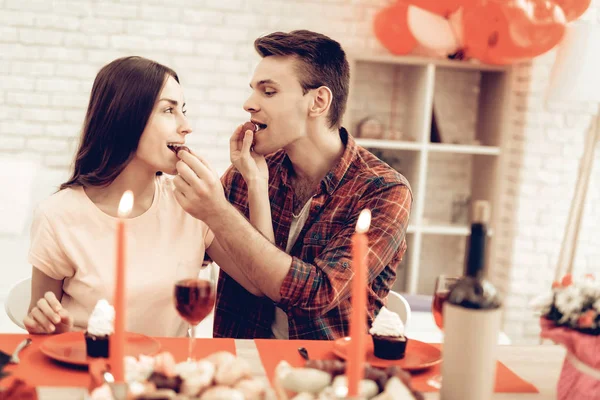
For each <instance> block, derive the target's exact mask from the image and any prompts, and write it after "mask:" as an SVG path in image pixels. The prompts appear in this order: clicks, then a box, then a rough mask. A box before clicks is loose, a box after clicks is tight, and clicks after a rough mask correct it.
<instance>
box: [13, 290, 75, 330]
mask: <svg viewBox="0 0 600 400" xmlns="http://www.w3.org/2000/svg"><path fill="white" fill-rule="evenodd" d="M23 324H24V325H25V329H27V332H29V333H34V334H38V333H42V334H43V333H63V332H69V331H70V330H71V329H72V328H73V317H72V316H71V315H70V314H69V312H68V311H67V310H65V309H64V308H63V307H62V305H61V304H60V302H59V301H58V299H57V298H56V296H55V295H54V293H52V292H46V294H45V295H44V297H42V298H41V299H39V300H38V302H37V304H36V306H35V307H33V308H32V309H31V311H30V312H29V314H28V315H27V316H26V317H25V319H24V320H23Z"/></svg>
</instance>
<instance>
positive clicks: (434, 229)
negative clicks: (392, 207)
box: [408, 224, 492, 236]
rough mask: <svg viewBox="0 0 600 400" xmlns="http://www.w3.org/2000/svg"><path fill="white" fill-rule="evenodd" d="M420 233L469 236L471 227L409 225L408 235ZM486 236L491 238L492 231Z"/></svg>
mask: <svg viewBox="0 0 600 400" xmlns="http://www.w3.org/2000/svg"><path fill="white" fill-rule="evenodd" d="M416 232H420V233H422V234H424V235H448V236H469V235H470V234H471V227H470V226H467V225H451V224H439V225H423V226H414V225H409V227H408V233H416ZM488 236H492V230H491V229H490V230H488Z"/></svg>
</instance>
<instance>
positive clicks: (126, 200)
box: [119, 190, 133, 218]
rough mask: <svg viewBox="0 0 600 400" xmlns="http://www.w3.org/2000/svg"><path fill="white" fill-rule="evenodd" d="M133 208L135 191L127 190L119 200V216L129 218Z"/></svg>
mask: <svg viewBox="0 0 600 400" xmlns="http://www.w3.org/2000/svg"><path fill="white" fill-rule="evenodd" d="M132 209H133V192H132V191H131V190H127V191H126V192H125V193H123V196H122V197H121V201H120V202H119V218H127V217H128V216H129V214H130V213H131V210H132Z"/></svg>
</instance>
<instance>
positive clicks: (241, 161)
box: [229, 125, 269, 186]
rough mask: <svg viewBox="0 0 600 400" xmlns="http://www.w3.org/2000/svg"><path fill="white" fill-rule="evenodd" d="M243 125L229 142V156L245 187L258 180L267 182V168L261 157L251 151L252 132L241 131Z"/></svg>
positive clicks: (263, 158)
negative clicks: (244, 182)
mask: <svg viewBox="0 0 600 400" xmlns="http://www.w3.org/2000/svg"><path fill="white" fill-rule="evenodd" d="M242 127H243V125H240V126H238V127H237V129H236V130H235V132H234V133H233V135H231V139H230V140H229V155H230V159H231V163H232V164H233V166H234V167H235V168H236V169H237V170H238V171H239V172H240V174H242V177H243V178H244V180H245V181H246V184H247V185H249V186H250V185H251V184H252V183H253V182H255V181H257V180H260V181H264V182H265V183H267V182H268V181H269V168H268V166H267V161H266V160H265V157H264V156H263V155H260V154H257V153H256V152H254V150H253V149H252V143H253V141H254V132H252V131H251V130H247V131H245V132H243V131H242Z"/></svg>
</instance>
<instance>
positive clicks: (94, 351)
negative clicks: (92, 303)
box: [85, 300, 115, 358]
mask: <svg viewBox="0 0 600 400" xmlns="http://www.w3.org/2000/svg"><path fill="white" fill-rule="evenodd" d="M114 320H115V309H114V308H113V306H111V305H110V304H108V301H106V300H99V301H98V303H96V307H94V311H93V312H92V315H91V316H90V319H89V320H88V327H87V330H86V331H85V347H86V352H87V355H88V357H105V358H106V357H108V341H109V337H110V335H111V334H112V333H113V332H114V326H113V325H114Z"/></svg>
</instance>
